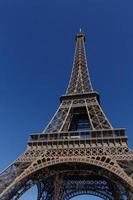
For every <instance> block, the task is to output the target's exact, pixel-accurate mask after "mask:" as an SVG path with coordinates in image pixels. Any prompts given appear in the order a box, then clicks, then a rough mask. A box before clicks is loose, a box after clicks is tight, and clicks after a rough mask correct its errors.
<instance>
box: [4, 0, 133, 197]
mask: <svg viewBox="0 0 133 200" xmlns="http://www.w3.org/2000/svg"><path fill="white" fill-rule="evenodd" d="M132 23H133V1H132V0H128V1H125V0H111V1H107V0H84V1H83V0H54V1H52V0H1V1H0V134H1V139H0V170H3V169H4V168H5V167H6V166H8V165H9V164H10V163H11V162H12V161H13V160H14V159H15V158H16V157H17V156H19V155H20V154H21V153H22V152H23V151H24V149H25V148H26V142H27V139H28V135H29V134H30V133H33V132H41V131H42V130H43V129H44V127H45V125H46V124H47V123H48V121H49V120H50V118H51V117H52V115H53V114H54V112H55V110H56V108H57V107H58V105H59V101H58V97H59V96H60V95H62V94H64V92H65V90H66V87H67V84H68V80H69V76H70V72H71V67H72V61H73V53H74V45H75V39H74V37H75V34H76V32H77V31H78V30H79V28H80V27H81V28H82V29H83V31H85V33H86V42H87V43H86V50H87V55H88V56H87V57H88V60H89V68H90V75H91V79H92V82H93V87H94V88H95V89H96V90H97V91H99V92H100V94H101V101H102V106H103V108H104V111H105V112H106V113H107V116H108V118H109V119H110V121H111V123H112V125H113V126H114V127H125V128H126V129H127V133H128V137H129V145H130V147H133V135H132V134H133V133H132V129H133V119H132V117H133V89H132V85H133V25H132ZM22 199H23V200H24V199H25V200H27V199H28V200H30V199H32V200H33V193H32V194H31V193H29V194H26V196H24V197H23V198H22ZM79 199H80V200H81V199H88V198H81V197H79ZM89 199H91V200H92V199H93V198H92V197H91V198H89ZM94 199H95V200H96V199H97V198H96V197H94Z"/></svg>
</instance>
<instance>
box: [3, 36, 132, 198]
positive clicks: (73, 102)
mask: <svg viewBox="0 0 133 200" xmlns="http://www.w3.org/2000/svg"><path fill="white" fill-rule="evenodd" d="M60 101H61V103H60V106H59V108H58V110H57V111H56V113H55V115H54V116H53V118H52V119H51V121H50V122H49V124H48V126H47V127H46V128H45V130H44V131H43V132H42V133H37V134H31V135H30V137H29V140H28V144H27V149H26V150H25V152H24V153H23V154H22V155H21V156H20V157H18V158H17V159H16V160H15V161H14V162H13V163H12V164H11V165H10V166H9V167H7V168H6V169H5V170H4V171H3V172H2V173H1V174H0V200H17V199H19V198H20V197H21V196H22V195H23V194H24V193H25V192H26V191H27V190H28V189H30V188H31V187H33V186H34V185H36V187H37V191H38V195H37V200H69V199H71V198H72V197H74V196H77V195H81V194H92V195H95V196H98V197H101V198H103V199H104V200H133V151H132V150H131V149H130V148H129V147H128V138H127V136H126V133H125V129H122V128H120V129H114V128H113V127H112V125H111V124H110V122H109V120H108V119H107V117H106V116H105V114H104V112H103V110H102V108H101V105H100V99H99V94H98V93H97V92H95V91H94V90H93V88H92V84H91V80H90V77H89V72H88V67H87V59H86V52H85V34H84V33H82V32H79V33H78V34H77V36H76V48H75V56H74V62H73V69H72V74H71V78H70V81H69V85H68V88H67V91H66V94H65V95H63V96H61V98H60Z"/></svg>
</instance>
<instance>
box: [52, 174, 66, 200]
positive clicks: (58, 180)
mask: <svg viewBox="0 0 133 200" xmlns="http://www.w3.org/2000/svg"><path fill="white" fill-rule="evenodd" d="M63 186H64V180H63V175H58V174H57V175H55V180H54V195H53V198H52V200H62V199H63V194H64V187H63Z"/></svg>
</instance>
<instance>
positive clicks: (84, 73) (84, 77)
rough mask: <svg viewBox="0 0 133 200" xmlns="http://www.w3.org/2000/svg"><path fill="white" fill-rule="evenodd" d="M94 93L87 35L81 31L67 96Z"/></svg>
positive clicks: (77, 40)
mask: <svg viewBox="0 0 133 200" xmlns="http://www.w3.org/2000/svg"><path fill="white" fill-rule="evenodd" d="M92 91H93V89H92V85H91V80H90V77H89V72H88V66H87V59H86V51H85V34H84V33H83V32H81V29H80V32H79V33H77V35H76V46H75V55H74V61H73V69H72V74H71V78H70V81H69V85H68V88H67V91H66V94H83V93H89V92H92Z"/></svg>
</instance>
